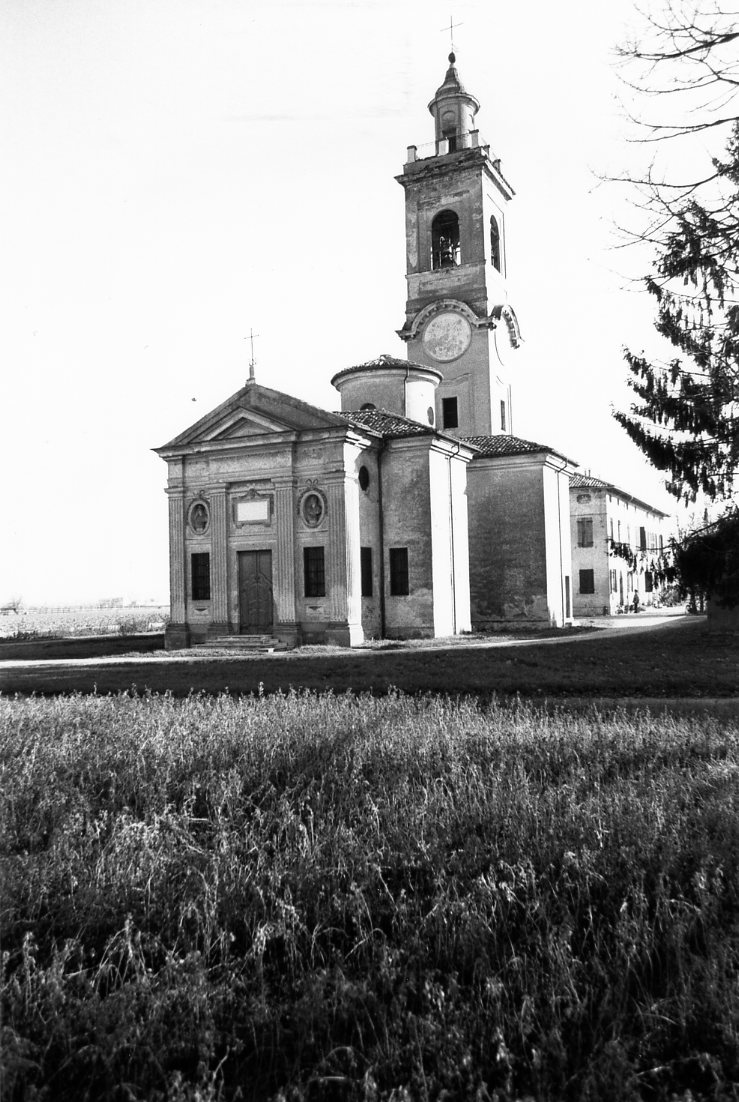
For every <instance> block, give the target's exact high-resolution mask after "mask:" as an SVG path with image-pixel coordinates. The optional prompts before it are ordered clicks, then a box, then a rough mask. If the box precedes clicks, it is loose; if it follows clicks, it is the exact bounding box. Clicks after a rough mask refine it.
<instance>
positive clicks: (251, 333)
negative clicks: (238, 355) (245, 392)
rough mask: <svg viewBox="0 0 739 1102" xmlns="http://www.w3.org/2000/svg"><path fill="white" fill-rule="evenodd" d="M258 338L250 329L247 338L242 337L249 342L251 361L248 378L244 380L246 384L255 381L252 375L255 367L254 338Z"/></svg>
mask: <svg viewBox="0 0 739 1102" xmlns="http://www.w3.org/2000/svg"><path fill="white" fill-rule="evenodd" d="M258 336H259V334H258V333H255V332H254V330H253V329H250V330H249V336H248V338H247V337H244V340H249V341H251V359H250V360H249V378H248V379H247V380H246V381H247V383H255V382H256V381H257V380H256V377H255V375H254V368H255V367H256V366H257V361H256V360H255V359H254V338H255V337H258Z"/></svg>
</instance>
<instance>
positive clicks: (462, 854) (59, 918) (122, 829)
mask: <svg viewBox="0 0 739 1102" xmlns="http://www.w3.org/2000/svg"><path fill="white" fill-rule="evenodd" d="M552 649H555V648H552ZM0 769H1V770H2V773H1V776H0V781H1V784H0V790H1V791H2V793H3V798H2V801H1V802H0V847H1V849H0V858H1V860H2V868H1V870H0V871H1V875H2V881H3V891H2V899H3V902H2V911H1V912H0V918H1V921H2V948H3V953H4V973H3V987H2V1019H1V1020H2V1025H3V1040H2V1045H1V1046H0V1061H1V1062H2V1065H3V1068H2V1074H3V1079H2V1081H1V1082H0V1093H1V1094H2V1098H3V1099H8V1100H11V1099H12V1100H15V1099H18V1100H20V1099H25V1098H28V1099H31V1098H34V1099H39V1100H40V1099H49V1100H51V1099H53V1100H54V1102H80V1100H82V1099H89V1100H93V1099H94V1100H123V1099H126V1100H127V1102H151V1100H159V1102H216V1100H222V1102H232V1100H233V1102H235V1100H236V1099H241V1100H242V1102H257V1100H265V1102H266V1100H269V1099H271V1100H274V1102H278V1100H280V1102H288V1100H289V1102H323V1100H327V1102H333V1100H337V1102H338V1100H348V1102H351V1100H357V1102H359V1100H362V1102H415V1100H416V1099H419V1100H420V1099H424V1100H425V1099H429V1100H431V1099H433V1100H435V1102H439V1100H442V1099H446V1100H447V1102H451V1100H459V1102H467V1100H478V1102H493V1100H494V1102H514V1100H524V1099H530V1100H533V1099H537V1100H538V1099H552V1100H554V1099H556V1100H568V1102H586V1100H587V1102H639V1100H642V1099H653V1100H655V1102H698V1100H703V1099H706V1100H707V1099H712V1100H714V1102H716V1100H724V1099H726V1100H728V1099H736V1084H737V1082H739V1044H738V1042H737V1038H738V1037H739V983H738V980H739V923H738V922H737V914H739V783H738V782H739V729H738V728H737V725H736V723H734V722H723V723H722V722H719V721H718V720H716V719H712V718H710V715H704V716H702V717H701V718H700V719H699V720H695V719H688V718H678V717H675V716H670V715H662V716H659V715H655V714H649V713H647V712H644V711H641V712H637V713H633V712H632V713H626V712H624V711H620V710H605V709H603V708H597V709H596V708H590V709H588V710H586V711H582V712H579V713H575V714H573V713H569V712H567V711H564V710H559V709H555V710H553V711H551V712H545V711H543V710H540V709H537V707H536V706H534V705H531V704H528V703H523V702H521V701H518V702H516V701H513V702H511V703H510V704H509V705H507V706H501V705H500V704H496V703H492V704H490V703H488V704H480V703H479V702H477V701H474V700H470V699H466V700H464V699H463V700H458V701H450V700H449V699H445V698H443V697H440V696H430V695H429V696H421V697H413V698H411V697H407V696H403V695H402V694H399V693H397V692H391V693H389V694H388V695H387V696H385V697H383V698H377V697H372V696H362V697H357V696H354V695H352V694H346V695H343V696H336V695H333V694H312V693H290V694H287V695H281V694H276V695H273V696H268V697H259V696H254V697H242V698H235V697H230V696H223V695H222V696H217V697H205V696H193V697H190V698H189V699H186V700H175V699H174V698H172V697H171V696H157V695H152V694H145V695H143V696H137V695H123V696H118V697H116V696H111V697H99V696H98V697H94V696H87V697H81V696H72V697H67V698H62V697H59V698H54V699H49V700H43V699H38V698H35V699H34V698H29V699H21V700H9V699H7V698H0Z"/></svg>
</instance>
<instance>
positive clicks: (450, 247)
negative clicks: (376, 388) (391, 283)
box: [396, 53, 521, 436]
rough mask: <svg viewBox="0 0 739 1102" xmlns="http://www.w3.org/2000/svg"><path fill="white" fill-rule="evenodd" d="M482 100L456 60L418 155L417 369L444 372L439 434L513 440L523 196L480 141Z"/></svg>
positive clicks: (413, 329)
mask: <svg viewBox="0 0 739 1102" xmlns="http://www.w3.org/2000/svg"><path fill="white" fill-rule="evenodd" d="M479 107H480V105H479V103H478V101H477V99H476V98H475V97H474V96H473V95H471V94H470V93H469V92H467V91H466V89H465V88H464V85H463V84H462V82H461V80H460V79H459V74H458V72H457V69H456V57H455V55H454V53H450V54H449V68H448V69H447V71H446V76H445V77H444V81H443V83H442V84H441V85H440V87H439V88H437V90H436V94H435V95H434V98H433V99H432V100H431V102H430V103H429V111H430V112H431V115H432V116H433V119H434V141H433V144H432V145H431V146H430V147H428V146H421V147H418V146H415V145H412V146H409V147H408V155H407V161H406V163H405V165H404V166H403V172H402V175H400V176H397V177H396V179H397V180H398V182H399V183H400V184H401V186H402V187H403V189H404V191H405V215H406V220H405V225H406V282H407V290H408V295H407V301H406V317H405V323H404V325H403V327H402V329H400V330H398V335H399V336H400V337H401V339H402V340H404V341H405V342H406V343H407V346H408V349H407V351H408V359H409V360H412V361H413V362H415V363H418V364H426V365H427V366H428V367H433V368H436V369H437V370H438V371H440V372H441V374H442V381H441V383H440V385H439V388H438V390H437V394H436V402H437V424H438V425H439V427H440V428H443V429H445V430H446V431H448V432H451V433H454V434H455V435H458V436H484V435H493V434H496V433H501V432H504V433H510V432H512V410H511V388H510V383H509V377H508V373H509V370H510V362H511V358H512V354H513V353H514V350H515V349H516V348H518V346H519V344H520V343H521V336H520V332H519V328H518V322H517V320H516V315H515V313H514V312H513V309H512V307H511V305H510V303H509V300H508V285H507V279H506V244H507V242H506V229H507V226H506V208H507V205H508V203H509V202H510V200H511V199H512V198H513V196H514V194H515V193H514V191H513V188H512V187H511V185H510V184H509V183H508V181H507V180H506V178H505V177H504V176H503V173H502V172H501V167H500V160H498V159H497V158H494V157H491V154H490V146H489V145H487V144H485V143H484V142H483V141H481V139H480V134H479V131H478V130H477V128H476V125H475V119H476V116H477V112H478V110H479Z"/></svg>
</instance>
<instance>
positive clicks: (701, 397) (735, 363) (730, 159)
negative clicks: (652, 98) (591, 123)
mask: <svg viewBox="0 0 739 1102" xmlns="http://www.w3.org/2000/svg"><path fill="white" fill-rule="evenodd" d="M648 25H649V31H650V32H651V36H648V37H649V42H648V44H647V45H646V46H638V45H632V46H630V47H628V48H627V49H625V50H624V51H623V54H624V56H625V57H627V58H629V59H630V60H631V61H632V62H636V63H641V64H645V65H647V66H648V72H649V74H650V77H651V81H652V83H651V85H649V84H647V85H646V86H645V85H644V84H643V83H641V84H640V87H641V88H642V89H643V88H644V87H647V89H648V91H649V92H650V93H652V94H653V95H657V96H659V97H665V96H669V93H682V94H689V95H691V96H692V97H693V101H692V105H691V109H690V114H689V115H688V116H687V118H688V120H689V121H688V122H686V123H676V124H673V123H669V122H664V121H659V122H649V121H647V122H642V125H643V126H645V127H646V133H645V135H644V137H643V138H642V140H644V141H646V142H651V141H658V142H660V141H665V140H668V139H672V138H675V137H678V136H680V135H684V134H694V133H696V132H698V131H706V130H714V131H715V130H716V129H717V128H724V129H725V130H726V131H727V132H728V139H727V140H726V145H725V152H724V154H723V155H722V156H721V157H716V158H713V159H712V160H711V163H710V167H707V171H706V172H705V173H704V174H703V175H699V176H697V178H694V179H690V180H688V181H687V182H682V183H681V182H676V181H664V180H660V181H659V182H657V181H656V179H655V175H654V173H653V171H650V172H649V173H648V174H647V175H646V177H645V178H643V179H640V180H635V179H633V178H631V179H630V182H631V183H636V184H638V185H639V186H640V188H641V193H642V196H643V197H645V200H646V202H645V204H643V207H645V209H646V210H647V211H648V212H649V214H650V215H651V222H650V225H649V226H648V228H647V229H645V230H643V231H640V232H639V233H638V234H637V236H638V237H639V238H640V239H641V240H643V241H647V242H649V243H651V244H652V245H653V246H654V251H655V260H654V263H653V267H652V271H650V273H649V274H648V275H647V276H646V278H645V285H646V289H647V291H648V292H649V294H651V295H652V296H653V297H654V299H655V301H656V307H657V318H656V322H655V327H656V329H657V331H658V332H659V333H660V334H661V335H662V336H663V337H665V338H666V339H667V340H668V341H669V342H670V343H671V344H672V345H673V346H674V347H675V348H676V349H677V351H678V353H679V355H678V356H676V357H675V358H674V359H672V360H671V361H670V362H667V363H660V362H655V361H653V360H652V359H649V358H647V357H646V356H644V355H643V354H636V353H634V352H631V351H626V353H625V355H626V361H627V364H628V366H629V370H630V373H631V374H630V378H629V385H630V386H631V388H632V390H633V391H634V393H635V395H636V399H637V400H636V401H635V402H634V403H633V405H632V406H631V409H630V410H629V411H628V412H623V411H616V412H615V413H614V417H615V418H616V420H617V421H618V422H619V424H621V425H622V426H623V428H624V429H625V430H626V432H627V433H628V434H629V436H630V437H631V439H632V440H633V441H634V442H635V443H636V444H637V446H638V447H639V448H640V449H641V450H642V451H643V452H644V453H645V454H646V455H647V457H648V458H649V459H650V461H651V462H652V463H653V464H654V465H655V466H656V467H657V468H658V469H659V470H663V471H665V472H666V473H667V474H668V477H669V480H668V482H667V488H668V490H669V491H670V492H671V493H672V494H673V495H674V496H675V497H678V498H680V497H682V498H684V499H685V500H686V501H689V500H694V499H695V497H696V495H697V494H698V493H703V494H705V495H706V496H707V497H708V498H710V499H711V500H713V501H715V500H718V499H724V498H728V497H729V496H730V495H731V493H732V490H733V487H734V479H735V472H736V467H737V461H738V460H739V422H738V420H737V417H738V416H739V296H738V295H737V290H738V289H739V288H738V287H737V281H738V279H739V121H738V119H737V115H736V114H734V113H733V112H732V111H731V110H730V109H729V108H730V105H731V103H732V102H733V99H734V97H735V95H736V93H737V91H738V90H739V51H737V47H738V46H739V31H738V30H735V29H734V28H735V13H729V12H724V11H722V10H720V8H719V7H718V5H717V6H715V7H712V8H710V9H709V10H708V11H706V12H701V11H700V10H698V9H696V8H694V7H690V8H688V7H686V6H685V5H684V4H673V3H670V4H668V6H667V8H666V9H665V12H664V15H663V17H662V18H661V19H659V18H657V17H654V16H651V17H649V19H648ZM661 72H666V73H667V74H669V75H668V76H667V77H666V78H665V79H664V80H663V79H662V78H661V77H659V76H658V75H657V74H658V73H661ZM709 93H710V96H711V97H712V99H711V100H706V101H705V102H703V104H702V109H701V108H700V107H699V106H698V105H697V104H696V101H695V96H696V95H699V96H703V95H708V94H709ZM719 98H720V101H721V102H720V103H719V102H718V100H719ZM660 102H662V103H663V102H664V99H663V98H662V99H661V100H660ZM668 102H670V103H672V102H674V99H669V98H668Z"/></svg>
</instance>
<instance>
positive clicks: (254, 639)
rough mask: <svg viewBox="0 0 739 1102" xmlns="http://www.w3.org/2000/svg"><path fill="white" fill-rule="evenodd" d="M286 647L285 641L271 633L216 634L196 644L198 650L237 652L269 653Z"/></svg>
mask: <svg viewBox="0 0 739 1102" xmlns="http://www.w3.org/2000/svg"><path fill="white" fill-rule="evenodd" d="M287 649H288V648H287V644H286V643H283V642H282V641H281V640H280V639H275V638H274V636H272V635H217V636H212V637H211V638H210V639H206V640H205V642H204V643H199V644H198V650H218V651H224V650H228V651H232V652H234V653H238V654H242V653H243V654H270V653H272V651H277V650H287Z"/></svg>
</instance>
